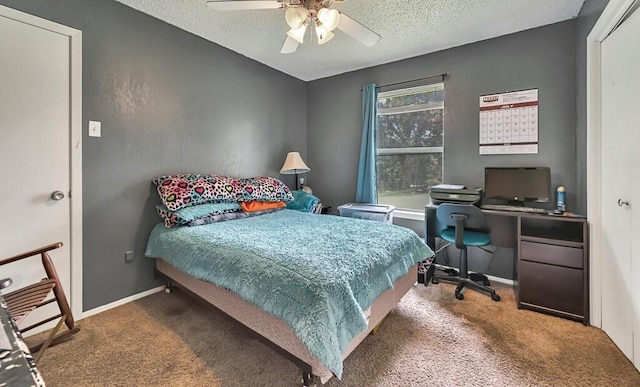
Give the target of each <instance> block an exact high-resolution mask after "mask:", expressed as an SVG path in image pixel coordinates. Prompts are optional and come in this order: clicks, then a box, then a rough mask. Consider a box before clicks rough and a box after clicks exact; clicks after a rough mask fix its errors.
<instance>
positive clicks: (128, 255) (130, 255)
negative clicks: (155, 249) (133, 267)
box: [124, 251, 135, 262]
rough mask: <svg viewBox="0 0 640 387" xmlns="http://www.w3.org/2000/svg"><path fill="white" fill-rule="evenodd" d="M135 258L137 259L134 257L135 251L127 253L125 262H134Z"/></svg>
mask: <svg viewBox="0 0 640 387" xmlns="http://www.w3.org/2000/svg"><path fill="white" fill-rule="evenodd" d="M134 258H135V255H133V251H127V252H125V253H124V261H125V262H131V261H133V260H134Z"/></svg>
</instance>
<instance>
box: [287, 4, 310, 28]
mask: <svg viewBox="0 0 640 387" xmlns="http://www.w3.org/2000/svg"><path fill="white" fill-rule="evenodd" d="M284 18H285V20H286V21H287V24H288V25H289V27H291V29H294V30H297V29H298V28H300V27H302V25H303V24H304V22H305V20H307V9H306V8H302V7H291V8H287V11H286V12H285V14H284Z"/></svg>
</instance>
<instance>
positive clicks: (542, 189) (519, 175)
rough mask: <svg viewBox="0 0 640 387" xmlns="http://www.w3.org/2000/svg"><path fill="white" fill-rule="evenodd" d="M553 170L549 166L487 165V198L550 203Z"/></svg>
mask: <svg viewBox="0 0 640 387" xmlns="http://www.w3.org/2000/svg"><path fill="white" fill-rule="evenodd" d="M550 195H551V172H550V170H549V168H548V167H497V168H496V167H487V168H485V169H484V197H485V199H499V200H508V201H509V202H510V204H515V205H523V203H524V202H537V203H548V202H549V201H550V199H549V198H550Z"/></svg>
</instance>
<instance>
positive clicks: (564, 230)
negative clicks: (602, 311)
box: [424, 204, 589, 325]
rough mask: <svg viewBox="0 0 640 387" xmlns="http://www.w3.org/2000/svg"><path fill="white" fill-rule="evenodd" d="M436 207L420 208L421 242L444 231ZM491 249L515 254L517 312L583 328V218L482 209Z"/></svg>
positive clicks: (586, 309) (585, 245)
mask: <svg viewBox="0 0 640 387" xmlns="http://www.w3.org/2000/svg"><path fill="white" fill-rule="evenodd" d="M437 208H438V207H437V206H436V205H432V204H430V205H427V206H426V207H425V212H424V214H425V222H424V224H425V242H426V243H427V245H429V247H431V249H433V250H434V251H435V240H436V238H437V237H438V235H439V234H440V232H441V231H442V230H443V229H444V228H446V226H444V225H443V224H442V223H440V222H438V220H437V219H436V215H435V212H436V209H437ZM482 212H483V213H484V214H485V220H486V224H487V227H486V230H485V231H486V232H488V233H489V235H490V236H491V245H494V246H500V247H508V248H512V249H514V250H515V259H516V262H515V265H514V268H515V275H514V284H515V290H516V301H517V303H518V308H519V309H520V308H524V309H531V310H535V311H538V312H543V313H548V314H552V315H556V316H559V317H564V318H568V319H572V320H576V321H580V322H582V323H583V324H584V325H589V253H588V245H589V244H588V227H587V225H588V223H587V219H585V218H578V217H569V216H555V215H544V214H535V213H526V212H511V211H495V210H482Z"/></svg>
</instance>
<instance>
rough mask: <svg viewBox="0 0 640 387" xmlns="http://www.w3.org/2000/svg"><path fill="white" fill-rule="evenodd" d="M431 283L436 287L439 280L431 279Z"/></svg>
mask: <svg viewBox="0 0 640 387" xmlns="http://www.w3.org/2000/svg"><path fill="white" fill-rule="evenodd" d="M431 283H432V284H434V285H437V284H439V283H440V280H439V279H437V278H436V277H433V278H431Z"/></svg>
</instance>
